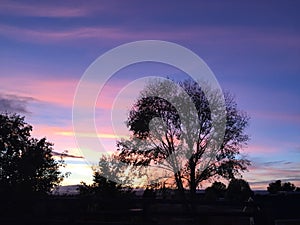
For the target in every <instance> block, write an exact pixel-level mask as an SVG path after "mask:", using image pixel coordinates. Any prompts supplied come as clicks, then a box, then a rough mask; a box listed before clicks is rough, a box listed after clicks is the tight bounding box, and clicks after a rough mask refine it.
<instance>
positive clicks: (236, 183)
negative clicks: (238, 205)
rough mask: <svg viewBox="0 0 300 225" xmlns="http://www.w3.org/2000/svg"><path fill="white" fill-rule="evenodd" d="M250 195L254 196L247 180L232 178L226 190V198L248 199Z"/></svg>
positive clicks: (233, 199) (235, 199) (234, 199)
mask: <svg viewBox="0 0 300 225" xmlns="http://www.w3.org/2000/svg"><path fill="white" fill-rule="evenodd" d="M249 197H253V191H252V190H251V188H250V186H249V184H248V182H247V181H245V180H243V179H232V180H231V181H230V182H229V185H228V187H227V191H226V198H227V199H229V200H232V201H246V200H247V199H248V198H249Z"/></svg>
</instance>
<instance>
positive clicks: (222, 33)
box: [0, 0, 300, 189]
mask: <svg viewBox="0 0 300 225" xmlns="http://www.w3.org/2000/svg"><path fill="white" fill-rule="evenodd" d="M299 10H300V2H299V1H293V0H290V1H272V3H271V1H230V0H229V1H221V0H220V1H214V0H213V1H196V0H195V1H171V0H166V1H158V0H157V1H156V0H153V1H138V0H136V1H135V0H129V1H126V0H125V1H112V0H111V1H78V0H75V1H26V2H25V1H6V0H1V1H0V110H1V111H4V110H7V111H13V112H18V113H20V114H22V115H25V117H26V121H27V122H28V123H30V124H32V125H33V127H34V131H33V135H34V136H35V137H39V138H41V137H47V139H48V140H49V141H50V142H53V143H54V144H55V145H54V150H55V151H56V152H63V151H64V150H68V153H69V154H70V155H73V156H84V155H83V154H82V152H81V151H80V150H79V149H78V148H77V146H76V142H75V138H74V136H73V128H72V104H73V97H74V94H75V91H76V87H77V84H78V82H79V80H80V78H81V76H82V75H83V74H84V72H85V70H86V69H87V68H88V67H89V65H90V64H91V63H92V62H93V61H94V60H95V59H96V58H98V57H99V56H100V55H102V54H104V53H105V52H106V51H108V50H110V49H112V48H115V47H117V46H119V45H121V44H125V43H127V42H132V41H138V40H149V39H153V40H164V41H170V42H174V43H177V44H180V45H182V46H184V47H186V48H189V49H190V50H192V51H193V52H195V53H196V54H198V55H199V56H200V57H201V58H202V59H203V60H204V61H205V62H206V63H207V65H208V66H209V67H210V69H211V70H212V71H213V72H214V74H215V76H216V78H217V80H218V81H219V84H220V86H221V87H222V89H223V90H227V91H230V92H231V93H232V94H233V95H234V96H235V98H236V101H237V104H238V107H239V108H240V109H241V110H243V111H245V112H247V113H248V114H249V116H250V117H251V120H250V126H249V127H248V128H247V133H248V134H249V135H250V137H251V140H250V141H249V145H248V147H247V148H245V149H244V151H243V154H245V155H246V156H247V157H248V158H249V159H250V160H251V161H252V165H251V166H250V167H249V171H248V172H247V173H245V174H244V178H245V179H246V180H247V181H248V182H249V183H250V185H251V187H252V188H263V189H264V188H265V187H266V185H267V184H268V183H270V182H271V181H274V180H277V179H281V180H282V181H290V182H293V183H295V184H296V185H298V186H300V101H299V96H300V14H299ZM179 57H180V56H179ZM145 76H163V77H167V76H168V77H174V78H176V77H177V76H181V74H180V73H179V72H178V71H177V70H176V69H174V68H171V67H169V66H166V65H161V64H158V63H142V64H140V65H133V66H129V67H128V68H124V69H123V70H121V71H119V72H118V73H116V74H115V75H114V76H113V77H112V78H111V79H110V81H109V82H108V83H107V84H106V86H105V88H104V90H102V92H101V94H100V95H99V98H98V102H97V108H96V121H97V128H98V131H99V132H98V136H99V137H100V138H101V140H102V142H103V143H104V144H105V147H106V151H114V150H115V149H116V147H115V142H116V138H115V134H114V133H113V129H112V128H111V115H110V113H111V108H112V106H113V103H114V101H115V100H116V98H119V100H118V101H116V104H117V105H115V109H116V110H117V113H119V114H121V116H120V118H118V119H121V120H122V119H123V121H124V120H125V119H126V112H127V111H128V109H129V108H130V104H132V103H133V102H134V99H136V96H137V94H138V93H139V91H140V90H141V89H139V87H140V88H142V86H141V85H137V86H136V87H135V88H133V87H130V86H129V87H128V86H126V85H128V84H129V83H130V82H133V81H135V80H136V79H138V78H142V77H145ZM122 89H123V92H121V93H119V92H120V91H121V90H122ZM126 110H127V111H126ZM119 126H120V127H117V129H120V130H122V132H123V133H124V132H125V131H126V127H125V125H124V123H123V122H122V121H120V124H119ZM124 135H126V134H125V133H124ZM66 162H67V163H68V166H67V167H66V168H65V170H66V171H70V172H71V173H72V175H71V176H70V177H69V178H68V179H66V180H65V181H64V184H77V183H79V182H80V181H86V182H90V181H91V177H92V170H91V169H90V165H89V164H87V163H86V161H85V160H84V159H83V158H76V157H74V158H72V157H69V158H67V159H66Z"/></svg>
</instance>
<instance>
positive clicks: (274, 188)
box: [267, 180, 297, 194]
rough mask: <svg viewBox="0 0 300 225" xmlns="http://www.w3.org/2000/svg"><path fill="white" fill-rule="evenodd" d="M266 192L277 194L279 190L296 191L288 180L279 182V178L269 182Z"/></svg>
mask: <svg viewBox="0 0 300 225" xmlns="http://www.w3.org/2000/svg"><path fill="white" fill-rule="evenodd" d="M267 190H268V192H270V193H271V194H277V193H278V192H280V191H286V192H291V191H296V190H297V188H296V186H295V185H294V184H292V183H290V182H285V183H283V184H282V183H281V180H277V181H275V182H272V183H269V186H268V187H267Z"/></svg>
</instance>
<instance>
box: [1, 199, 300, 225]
mask: <svg viewBox="0 0 300 225" xmlns="http://www.w3.org/2000/svg"><path fill="white" fill-rule="evenodd" d="M2 200H3V199H2ZM245 207H246V208H245ZM0 216H1V217H0V224H1V225H15V224H33V225H35V224H36V225H43V224H45V225H68V224H70V225H108V224H109V225H117V224H120V225H121V224H122V225H127V224H128V225H129V224H130V225H134V224H135V225H138V224H145V225H148V224H149V225H152V224H153V225H155V224H156V225H159V224H162V225H167V224H170V225H248V224H251V225H252V224H259V225H295V224H296V225H300V195H299V194H289V195H285V194H281V195H274V196H271V195H265V196H259V195H256V196H255V197H254V203H250V204H249V203H246V202H229V201H224V200H223V201H216V202H206V201H203V200H201V198H199V199H194V200H193V201H185V202H184V203H183V201H182V200H175V199H150V198H146V199H145V198H134V199H133V198H130V199H129V198H115V199H95V198H91V197H85V198H83V197H71V196H65V197H57V196H56V197H54V196H52V197H47V198H39V199H35V200H32V199H28V198H23V199H22V201H17V200H14V201H10V200H7V199H6V201H1V211H0Z"/></svg>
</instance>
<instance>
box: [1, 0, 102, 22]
mask: <svg viewBox="0 0 300 225" xmlns="http://www.w3.org/2000/svg"><path fill="white" fill-rule="evenodd" d="M89 6H90V5H87V4H80V3H79V2H77V4H76V3H75V4H72V2H71V1H70V2H69V4H61V3H60V4H53V3H52V4H50V2H46V1H41V2H35V4H30V3H26V2H17V1H5V0H4V1H1V3H0V13H1V14H5V15H15V16H31V17H50V18H53V17H59V18H66V17H83V16H87V15H89V14H90V13H92V12H93V7H89ZM99 6H101V5H99ZM99 6H98V7H97V8H98V9H101V7H99Z"/></svg>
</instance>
